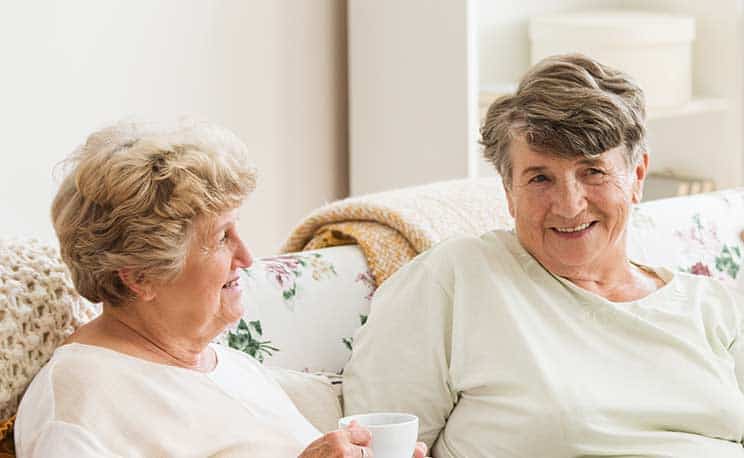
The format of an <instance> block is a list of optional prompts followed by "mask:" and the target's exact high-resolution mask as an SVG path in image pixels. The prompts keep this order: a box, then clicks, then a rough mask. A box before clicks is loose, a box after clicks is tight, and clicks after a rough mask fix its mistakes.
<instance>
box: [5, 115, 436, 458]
mask: <svg viewBox="0 0 744 458" xmlns="http://www.w3.org/2000/svg"><path fill="white" fill-rule="evenodd" d="M69 165H70V167H69V174H68V175H67V176H66V178H65V179H64V181H63V183H62V185H61V187H60V190H59V192H58V194H57V196H56V197H55V199H54V203H53V206H52V218H53V222H54V228H55V230H56V232H57V235H58V237H59V242H60V248H61V254H62V258H63V260H64V261H65V263H66V264H67V265H68V266H69V268H70V271H71V273H72V278H73V281H74V283H75V286H76V288H77V290H78V291H79V292H80V294H81V295H83V296H84V297H86V298H87V299H89V300H90V301H93V302H102V304H103V311H102V313H101V315H100V316H99V317H98V318H96V319H95V320H93V321H91V322H90V323H88V324H86V325H84V326H82V327H81V328H79V329H78V330H77V331H76V332H75V333H74V334H73V335H72V336H71V337H70V339H69V340H68V341H67V342H66V344H65V345H63V346H61V347H59V348H58V349H57V350H56V351H55V353H54V355H53V356H52V358H51V360H50V361H49V362H48V363H47V364H46V366H45V367H44V368H43V369H42V370H41V372H39V374H38V375H37V376H36V377H35V378H34V380H33V382H32V384H31V386H30V387H29V389H28V391H27V392H26V394H25V396H24V398H23V400H22V402H21V405H20V408H19V413H18V419H17V422H16V436H15V437H16V447H17V452H18V456H20V457H31V456H34V457H36V456H38V457H47V456H54V457H94V456H95V457H103V456H147V457H154V456H194V457H205V456H224V457H227V456H251V457H259V456H263V457H272V458H274V457H296V456H298V455H300V456H301V457H303V458H312V457H355V458H358V457H362V458H363V457H365V456H367V457H371V453H370V452H369V450H368V446H369V441H370V435H369V432H368V431H366V430H365V429H363V428H360V427H358V426H357V425H356V424H354V425H351V426H350V427H349V428H347V429H344V430H340V431H334V432H331V433H328V434H325V435H322V434H320V433H319V432H318V431H317V430H316V429H315V428H314V427H313V426H312V425H311V424H310V423H309V422H308V421H307V420H306V419H305V418H304V417H303V416H302V415H301V414H300V412H299V411H298V410H297V409H296V408H295V406H294V405H293V404H292V402H291V401H290V399H289V398H288V397H287V395H286V394H285V393H284V392H283V391H282V390H281V388H280V387H279V385H278V384H277V383H276V382H275V381H274V380H273V379H272V378H271V377H270V376H269V375H268V374H267V372H265V370H264V369H263V368H262V366H261V365H260V364H259V363H257V362H256V361H255V360H253V359H252V358H250V357H249V356H248V355H245V354H243V353H240V352H237V351H235V350H232V349H229V348H227V347H223V346H221V345H213V344H211V342H212V341H213V340H214V339H215V337H216V336H218V335H219V334H220V333H221V332H222V331H223V330H224V329H225V328H226V326H228V325H229V324H231V323H233V322H235V321H236V320H238V319H239V318H240V316H241V314H242V307H241V284H240V278H239V275H238V272H239V270H240V269H242V268H245V267H248V266H250V265H251V262H252V260H251V255H250V253H249V251H248V250H247V248H246V247H245V245H244V244H243V242H242V240H241V238H240V236H239V234H238V208H239V207H240V205H241V203H242V202H243V200H244V199H245V198H246V196H247V195H248V194H249V193H250V192H251V191H252V190H253V187H254V183H255V171H254V169H253V168H252V167H250V166H249V165H248V160H247V151H246V147H245V145H244V144H243V143H242V142H241V141H240V140H238V139H237V137H235V135H233V134H232V133H231V132H229V131H227V130H225V129H223V128H220V127H217V126H214V125H210V124H207V123H202V122H190V121H189V122H184V123H181V124H179V125H177V126H175V127H172V128H163V127H157V126H154V125H146V124H134V123H122V124H118V125H116V126H114V127H111V128H108V129H104V130H101V131H99V132H96V133H94V134H93V135H91V136H90V137H89V138H88V139H87V142H86V143H85V144H84V145H83V146H82V147H81V148H80V149H79V150H78V151H77V152H76V153H75V155H74V156H73V157H72V158H71V160H70V161H69ZM417 456H423V450H422V449H419V450H418V451H417Z"/></svg>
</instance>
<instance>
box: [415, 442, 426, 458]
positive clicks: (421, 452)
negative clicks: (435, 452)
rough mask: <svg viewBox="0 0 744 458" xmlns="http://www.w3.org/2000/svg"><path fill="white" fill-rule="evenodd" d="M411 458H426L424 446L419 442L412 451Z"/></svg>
mask: <svg viewBox="0 0 744 458" xmlns="http://www.w3.org/2000/svg"><path fill="white" fill-rule="evenodd" d="M413 458H426V444H424V443H423V442H419V443H417V444H416V448H415V449H414V450H413Z"/></svg>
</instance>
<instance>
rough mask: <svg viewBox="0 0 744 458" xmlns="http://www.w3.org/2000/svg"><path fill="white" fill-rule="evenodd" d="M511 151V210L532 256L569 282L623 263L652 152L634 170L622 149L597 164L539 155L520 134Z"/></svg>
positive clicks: (509, 197)
mask: <svg viewBox="0 0 744 458" xmlns="http://www.w3.org/2000/svg"><path fill="white" fill-rule="evenodd" d="M509 154H510V158H511V162H512V184H511V187H510V188H507V190H506V195H507V199H508V203H509V212H510V213H511V215H512V216H513V217H514V219H515V224H516V231H517V237H518V238H519V241H520V243H521V244H522V246H524V248H525V249H526V250H527V251H529V252H530V254H532V255H533V256H534V257H535V258H536V259H537V260H538V261H539V262H540V263H541V264H542V265H543V266H545V268H547V269H548V270H549V271H551V272H553V273H555V274H557V275H561V276H568V277H570V276H574V275H584V274H588V275H589V276H593V275H601V273H602V272H605V271H606V270H607V269H608V268H613V267H614V266H617V265H618V264H617V263H618V262H619V263H623V264H624V263H625V260H626V253H625V240H626V225H627V221H628V216H629V214H630V207H631V205H632V204H633V203H637V202H639V201H640V197H641V192H642V189H643V179H644V178H645V176H646V168H647V165H648V155H646V154H645V153H644V155H643V158H642V160H641V161H639V163H638V164H637V165H635V166H634V167H630V168H629V167H628V166H627V164H626V161H625V147H624V146H620V147H617V148H613V149H610V150H608V151H606V152H605V153H603V154H601V155H600V156H599V157H598V158H596V159H587V158H585V157H583V156H578V157H575V158H564V157H561V156H557V155H552V154H547V153H541V152H537V151H535V150H533V149H532V148H531V147H530V146H529V145H528V144H527V142H526V141H525V140H524V139H523V138H521V137H518V138H515V139H514V140H513V141H512V144H511V146H510V151H509Z"/></svg>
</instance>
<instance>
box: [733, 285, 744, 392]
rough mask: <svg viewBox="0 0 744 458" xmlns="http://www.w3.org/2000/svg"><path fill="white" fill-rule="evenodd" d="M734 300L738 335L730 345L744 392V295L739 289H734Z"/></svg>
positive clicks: (740, 385) (738, 379)
mask: <svg viewBox="0 0 744 458" xmlns="http://www.w3.org/2000/svg"><path fill="white" fill-rule="evenodd" d="M732 293H733V294H732V296H733V297H732V300H733V302H734V307H733V310H734V312H736V313H735V314H734V317H735V318H734V321H735V322H736V335H735V337H734V340H733V341H732V342H731V345H729V352H730V353H731V356H732V357H733V359H734V371H735V373H736V381H737V383H738V384H739V391H741V392H742V393H744V295H742V294H741V293H739V291H738V290H733V291H732Z"/></svg>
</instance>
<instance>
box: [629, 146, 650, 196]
mask: <svg viewBox="0 0 744 458" xmlns="http://www.w3.org/2000/svg"><path fill="white" fill-rule="evenodd" d="M647 173H648V153H647V152H646V151H644V152H643V155H642V156H641V159H640V160H639V161H638V163H637V164H636V166H635V169H634V170H633V197H632V199H633V203H634V204H637V203H640V202H641V199H642V198H643V182H644V181H645V180H646V174H647Z"/></svg>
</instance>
